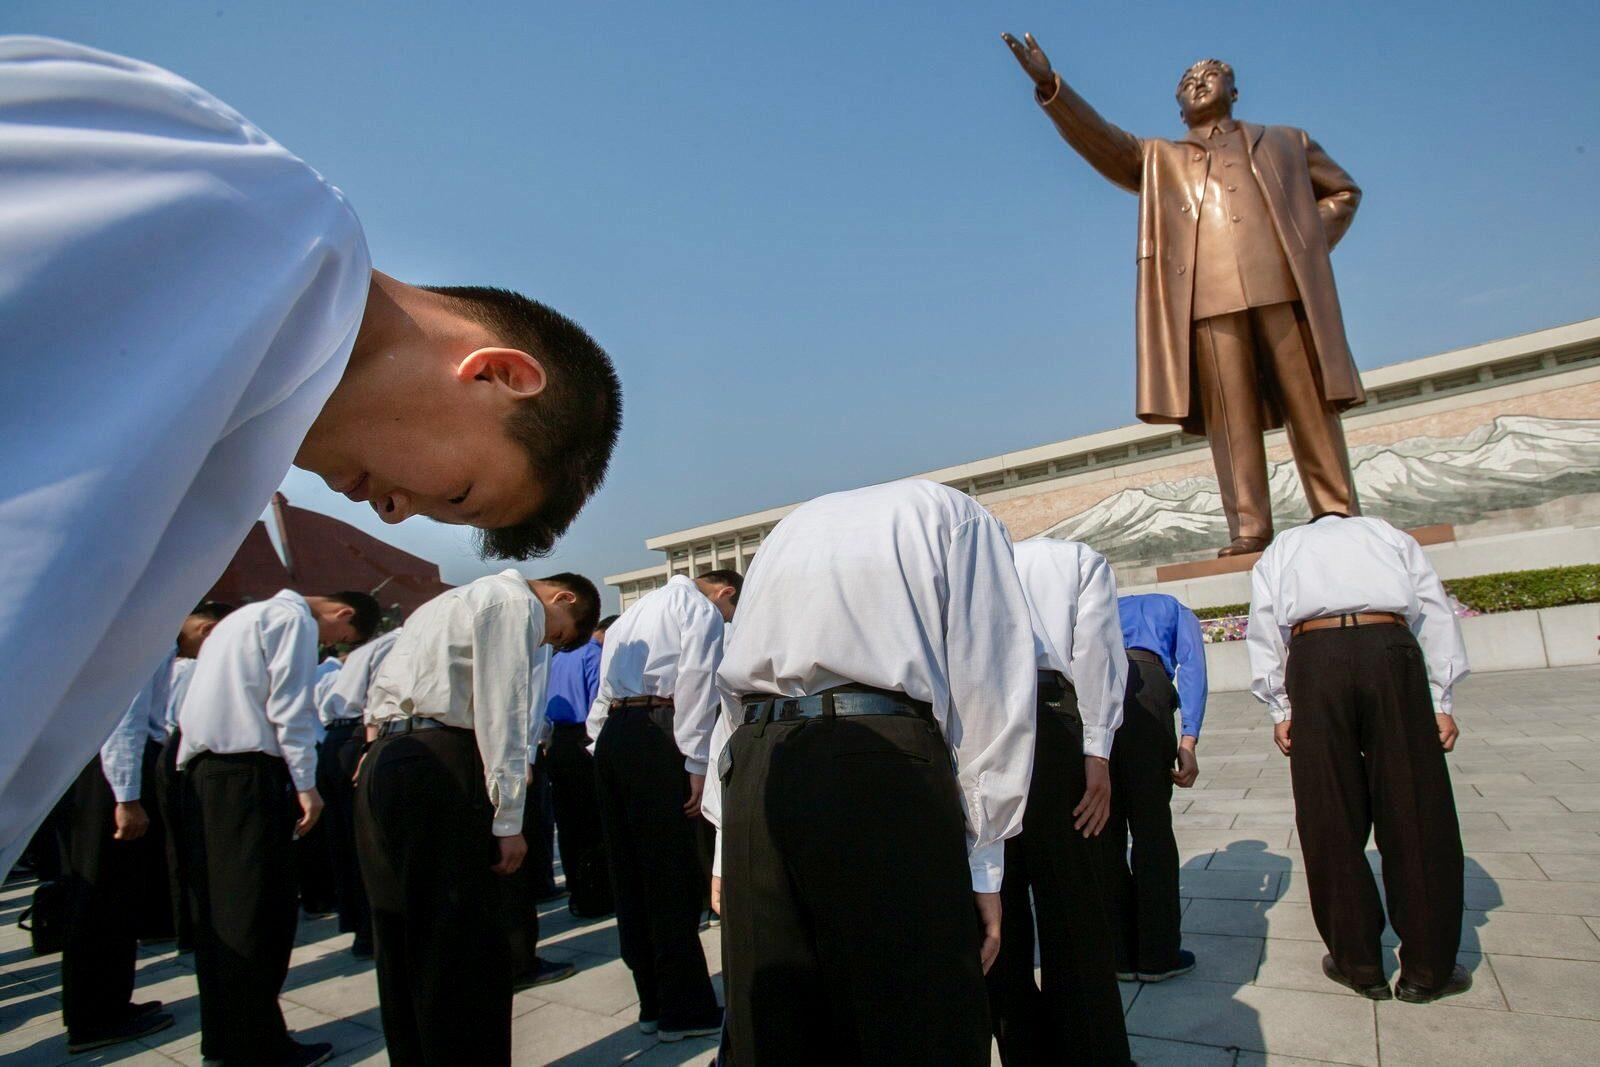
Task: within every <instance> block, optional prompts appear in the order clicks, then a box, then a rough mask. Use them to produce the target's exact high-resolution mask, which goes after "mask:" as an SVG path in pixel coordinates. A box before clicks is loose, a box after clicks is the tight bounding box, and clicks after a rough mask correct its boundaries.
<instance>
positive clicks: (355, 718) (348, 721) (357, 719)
mask: <svg viewBox="0 0 1600 1067" xmlns="http://www.w3.org/2000/svg"><path fill="white" fill-rule="evenodd" d="M360 725H361V716H359V715H352V716H350V717H349V718H344V719H334V720H333V721H332V722H330V723H328V724H327V725H326V726H324V727H323V729H324V730H332V729H333V728H334V727H336V726H339V727H343V726H360Z"/></svg>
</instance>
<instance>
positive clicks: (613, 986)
mask: <svg viewBox="0 0 1600 1067" xmlns="http://www.w3.org/2000/svg"><path fill="white" fill-rule="evenodd" d="M584 964H585V965H582V966H580V967H579V970H578V973H577V974H574V975H573V976H572V977H571V978H567V979H564V980H563V981H560V982H551V983H550V984H549V985H542V986H539V987H537V988H535V989H533V990H532V991H531V992H532V993H533V994H534V995H535V996H537V997H540V998H541V999H543V1000H547V1001H549V1002H550V1003H552V1004H565V1005H567V1006H569V1007H573V1008H582V1009H583V1010H584V1011H590V1012H595V1013H597V1014H600V1015H616V1014H618V1013H620V1012H622V1011H623V1010H624V1009H626V1008H628V1007H630V1006H632V1005H636V1004H638V1003H639V994H638V993H637V992H636V991H635V989H634V985H633V972H632V971H630V970H628V967H627V965H626V964H624V963H623V962H622V961H621V960H620V959H609V960H606V959H600V958H598V957H594V958H586V959H585V961H584Z"/></svg>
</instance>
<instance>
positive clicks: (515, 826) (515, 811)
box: [479, 804, 522, 837]
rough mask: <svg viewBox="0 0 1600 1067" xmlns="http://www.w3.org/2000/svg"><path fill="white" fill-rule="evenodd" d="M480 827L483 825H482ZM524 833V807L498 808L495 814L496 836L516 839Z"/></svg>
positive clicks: (519, 805)
mask: <svg viewBox="0 0 1600 1067" xmlns="http://www.w3.org/2000/svg"><path fill="white" fill-rule="evenodd" d="M479 825H482V824H481V823H480V824H479ZM520 833H522V805H521V804H516V805H514V806H507V807H504V808H496V809H495V813H494V836H496V837H516V836H517V835H518V834H520Z"/></svg>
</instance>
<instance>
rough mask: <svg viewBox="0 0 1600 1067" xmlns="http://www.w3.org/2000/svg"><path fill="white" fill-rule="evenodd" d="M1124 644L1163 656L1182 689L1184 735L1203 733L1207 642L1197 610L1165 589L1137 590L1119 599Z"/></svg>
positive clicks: (1172, 675) (1181, 717)
mask: <svg viewBox="0 0 1600 1067" xmlns="http://www.w3.org/2000/svg"><path fill="white" fill-rule="evenodd" d="M1117 613H1118V614H1119V615H1120V616H1121V617H1122V644H1123V647H1124V648H1142V649H1144V650H1145V651H1147V652H1154V653H1155V654H1156V655H1158V656H1160V657H1161V665H1162V666H1163V667H1165V668H1166V671H1167V677H1168V678H1171V679H1172V680H1173V684H1174V685H1175V686H1176V687H1177V690H1178V707H1179V708H1180V709H1181V714H1180V716H1179V718H1180V719H1181V721H1182V723H1183V736H1185V737H1195V738H1198V737H1199V736H1200V724H1201V723H1202V722H1204V721H1205V717H1206V692H1207V685H1206V646H1205V638H1204V637H1203V636H1202V635H1201V633H1200V620H1199V619H1197V618H1195V614H1194V612H1192V611H1190V610H1189V609H1188V608H1186V607H1184V606H1183V605H1182V604H1180V603H1179V602H1178V601H1177V599H1176V598H1175V597H1170V596H1168V595H1167V594H1165V593H1134V594H1131V595H1129V596H1125V597H1121V598H1120V599H1118V601H1117Z"/></svg>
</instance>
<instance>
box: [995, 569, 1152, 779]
mask: <svg viewBox="0 0 1600 1067" xmlns="http://www.w3.org/2000/svg"><path fill="white" fill-rule="evenodd" d="M1014 550H1015V553H1016V558H1017V574H1018V575H1019V576H1020V577H1021V578H1022V592H1023V595H1024V596H1026V597H1027V598H1028V611H1029V613H1030V617H1031V618H1032V621H1033V647H1034V656H1035V660H1036V662H1037V663H1038V666H1039V669H1040V670H1042V671H1060V672H1061V673H1062V674H1064V675H1066V678H1067V681H1069V682H1071V683H1072V687H1073V689H1075V690H1076V691H1077V694H1078V714H1079V716H1080V717H1081V718H1082V719H1083V754H1084V755H1086V756H1100V757H1103V758H1107V759H1109V758H1110V756H1111V742H1112V740H1113V738H1114V737H1115V736H1116V732H1117V727H1119V726H1121V725H1122V695H1123V691H1124V689H1125V688H1126V687H1127V684H1128V654H1127V652H1126V651H1124V650H1123V647H1122V619H1121V616H1120V615H1118V614H1117V578H1116V575H1115V574H1113V573H1112V572H1111V565H1110V564H1109V563H1107V562H1106V558H1105V557H1104V556H1102V555H1101V554H1100V553H1098V552H1096V551H1095V550H1094V549H1092V548H1090V547H1089V546H1088V545H1086V544H1082V543H1081V542H1078V541H1057V540H1054V539H1052V538H1047V537H1035V538H1031V539H1029V540H1027V541H1018V542H1017V544H1016V546H1015V549H1014Z"/></svg>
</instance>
